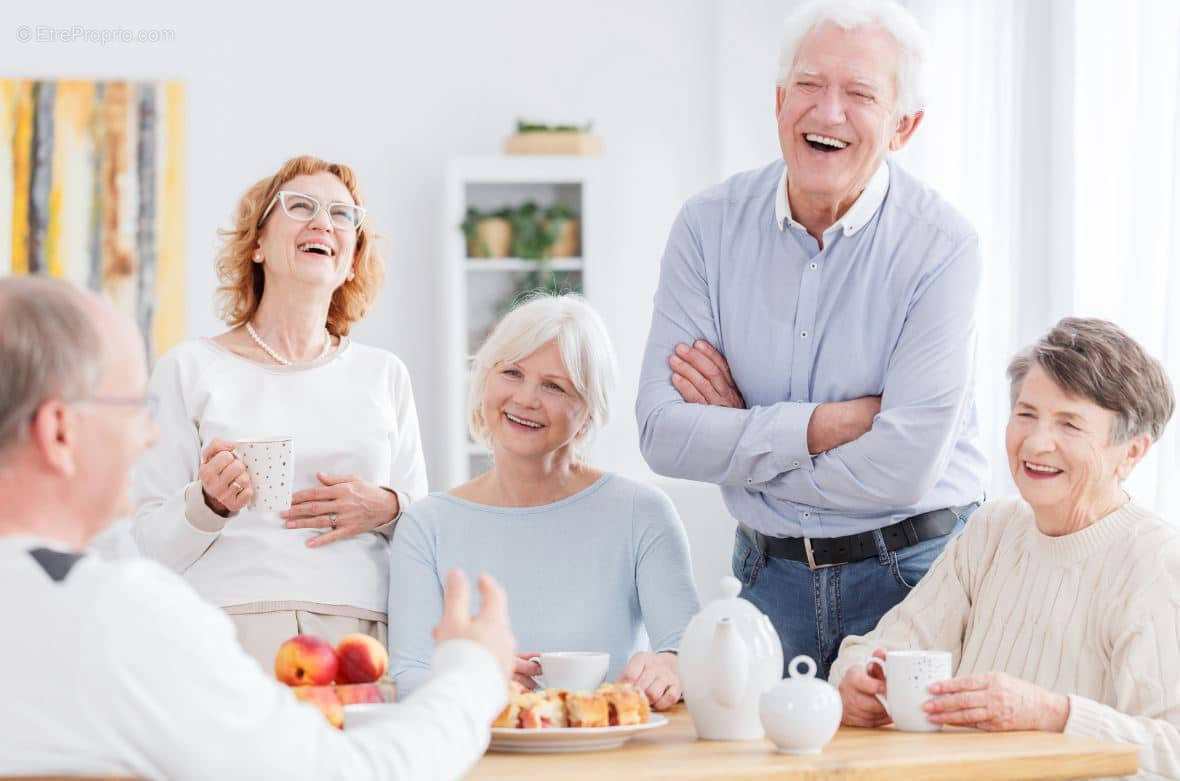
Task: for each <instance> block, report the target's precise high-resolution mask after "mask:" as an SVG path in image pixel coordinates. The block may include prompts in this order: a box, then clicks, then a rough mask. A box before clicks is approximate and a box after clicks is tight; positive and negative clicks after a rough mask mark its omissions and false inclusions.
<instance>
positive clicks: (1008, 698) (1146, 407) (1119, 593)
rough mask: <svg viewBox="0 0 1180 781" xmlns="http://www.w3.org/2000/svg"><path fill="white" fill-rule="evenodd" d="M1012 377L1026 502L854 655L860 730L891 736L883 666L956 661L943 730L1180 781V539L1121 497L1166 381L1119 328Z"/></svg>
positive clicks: (852, 687) (932, 704)
mask: <svg viewBox="0 0 1180 781" xmlns="http://www.w3.org/2000/svg"><path fill="white" fill-rule="evenodd" d="M1008 376H1009V379H1010V380H1011V383H1012V415H1011V417H1010V419H1009V422H1008V436H1007V446H1008V460H1009V466H1010V468H1011V471H1012V476H1013V478H1014V479H1015V480H1016V485H1017V487H1019V489H1020V498H1019V499H1016V500H1011V499H1009V500H1000V501H992V502H988V503H986V504H984V505H983V506H982V507H981V508H979V510H978V511H977V512H976V513H975V515H973V516H972V518H971V520H970V521H969V522H968V523H967V528H966V530H965V531H964V532H963V533H962V534H961V535H959V536H958V537H957V538H956V539H954V540H953V541H952V542H951V543H949V544H948V545H947V547H946V550H945V551H944V552H943V554H942V556H941V557H939V559H938V561H936V562H935V564H934V566H933V567H932V568H931V570H930V572H929V573H928V574H927V575H926V577H924V578H923V579H922V580H921V582H919V583H918V585H917V587H915V588H914V589H913V591H911V592H910V594H909V596H907V597H906V598H905V599H904V600H903V601H902V602H901V604H899V605H898V606H897V607H895V608H893V609H892V610H890V611H889V612H888V613H886V614H885V616H884V617H883V618H882V619H881V621H880V623H879V624H878V625H877V627H876V628H875V629H874V630H873V631H872V632H869V633H868V634H867V635H866V636H863V637H856V636H850V637H848V638H846V639H845V640H844V642H843V644H842V645H841V646H840V655H839V657H838V658H837V659H836V662H835V664H833V666H832V680H836V681H840V693H841V696H842V698H843V700H844V721H845V723H846V724H850V725H854V726H878V725H881V724H884V723H887V722H888V721H889V717H888V714H887V713H885V711H884V709H883V708H882V707H881V704H880V703H879V702H878V701H877V699H876V697H875V695H877V694H880V693H882V692H883V691H884V688H885V685H886V682H885V681H883V680H881V679H880V677H879V676H877V677H873V676H870V675H869V674H868V673H867V672H865V668H864V667H863V666H862V665H863V663H864V661H865V660H866V659H867V658H868V657H869V655H870V654H875V655H881V653H882V652H883V651H886V652H887V651H891V650H902V649H917V648H920V649H930V650H933V649H938V650H946V651H950V652H951V654H952V656H953V659H954V666H955V672H954V675H955V676H956V677H954V678H952V679H950V680H947V681H940V682H937V683H935V684H933V685H932V686H931V687H930V690H929V692H930V694H931V695H932V696H931V697H930V699H929V700H928V701H927V702H926V703H925V705H924V709H925V712H926V714H927V716H928V718H929V719H930V721H931V722H933V723H934V724H955V725H962V726H972V727H977V728H980V729H986V730H1027V729H1037V730H1046V731H1055V732H1066V733H1069V734H1073V735H1083V736H1088V737H1096V738H1105V739H1109V740H1118V741H1122V742H1128V743H1137V744H1138V745H1139V747H1140V749H1139V765H1140V770H1141V773H1142V775H1143V776H1144V777H1150V778H1161V777H1162V778H1177V777H1180V701H1178V700H1177V698H1176V692H1177V691H1178V690H1180V658H1178V657H1177V655H1176V653H1175V650H1174V649H1175V648H1176V647H1177V645H1178V644H1180V608H1178V606H1177V602H1176V594H1177V593H1180V531H1177V529H1176V528H1175V527H1173V526H1171V525H1170V524H1168V523H1167V522H1166V521H1164V520H1163V519H1161V518H1159V517H1157V516H1155V515H1153V514H1152V513H1151V512H1150V511H1148V510H1147V509H1145V508H1144V507H1141V506H1140V505H1138V504H1136V503H1135V502H1134V501H1132V500H1131V498H1130V497H1129V496H1128V495H1127V493H1126V492H1125V491H1124V490H1123V487H1122V483H1123V481H1124V480H1125V479H1126V477H1127V476H1128V475H1129V474H1130V472H1131V470H1132V469H1133V468H1134V467H1135V465H1136V464H1138V463H1139V461H1140V460H1141V459H1142V458H1143V456H1144V455H1145V454H1146V453H1147V451H1148V449H1149V448H1150V447H1151V446H1152V444H1153V443H1154V442H1155V441H1156V440H1158V439H1159V437H1160V435H1161V434H1162V433H1163V430H1164V426H1165V425H1166V424H1167V422H1168V420H1169V418H1170V417H1171V415H1172V411H1173V408H1174V405H1175V400H1174V396H1173V393H1172V386H1171V383H1170V382H1169V381H1168V378H1167V375H1166V374H1165V373H1164V370H1163V367H1162V366H1161V365H1160V364H1159V362H1158V361H1156V360H1155V359H1154V358H1152V357H1151V356H1149V355H1148V354H1147V353H1146V352H1145V351H1144V350H1143V348H1142V347H1140V346H1139V345H1138V344H1137V343H1136V342H1135V341H1134V340H1133V339H1131V338H1130V337H1128V336H1127V335H1126V334H1125V333H1124V332H1123V331H1122V330H1121V329H1119V328H1118V327H1117V326H1115V325H1114V324H1113V323H1109V322H1106V321H1103V320H1093V319H1083V318H1065V319H1064V320H1062V321H1061V322H1059V323H1058V324H1057V326H1056V327H1054V328H1053V330H1051V331H1050V332H1049V333H1048V334H1047V335H1046V336H1045V337H1044V338H1042V339H1041V340H1040V341H1038V342H1037V343H1036V344H1035V345H1033V346H1032V347H1030V348H1029V349H1028V350H1026V351H1024V352H1022V353H1021V354H1020V355H1018V356H1017V357H1016V358H1015V359H1014V360H1013V361H1012V363H1011V365H1010V367H1009V370H1008Z"/></svg>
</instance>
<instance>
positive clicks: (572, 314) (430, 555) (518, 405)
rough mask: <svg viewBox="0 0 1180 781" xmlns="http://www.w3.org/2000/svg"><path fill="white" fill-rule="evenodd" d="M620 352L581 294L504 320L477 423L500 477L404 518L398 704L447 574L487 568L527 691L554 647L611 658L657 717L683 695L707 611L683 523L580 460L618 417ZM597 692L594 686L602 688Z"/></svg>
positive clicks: (474, 390) (396, 597)
mask: <svg viewBox="0 0 1180 781" xmlns="http://www.w3.org/2000/svg"><path fill="white" fill-rule="evenodd" d="M614 375H615V357H614V350H613V349H612V347H611V344H610V340H609V337H608V336H607V333H606V327H605V326H604V324H603V323H602V320H601V318H600V317H599V316H598V314H597V313H596V312H595V311H594V310H593V309H591V307H590V306H589V305H588V304H587V303H586V302H585V301H584V300H583V299H582V298H581V297H580V296H576V295H564V296H550V295H540V296H536V297H534V298H531V299H529V300H528V301H526V302H525V303H524V304H522V305H521V306H519V307H517V308H516V309H515V310H513V311H512V312H510V313H509V314H508V315H507V316H505V317H504V319H503V320H501V321H500V323H499V324H498V325H497V326H496V327H495V328H494V329H493V330H492V333H491V335H490V336H488V338H487V341H486V342H484V344H483V345H482V346H481V347H480V349H479V351H478V352H477V353H476V356H475V360H474V365H473V367H472V378H471V393H470V400H469V403H470V409H471V414H470V428H471V433H472V436H473V437H475V438H476V439H477V440H480V441H482V442H483V443H485V444H486V445H487V446H488V447H489V448H490V449H491V451H492V454H493V461H492V468H491V469H490V470H488V471H487V472H485V473H484V474H482V475H480V476H478V477H476V478H475V479H474V480H472V481H471V482H469V483H466V484H464V485H461V486H458V487H456V488H454V489H453V490H451V491H450V492H449V493H445V494H443V493H439V494H432V495H431V496H429V497H427V498H426V499H424V500H423V501H421V502H419V503H417V504H416V505H414V506H413V507H411V508H410V509H409V510H407V512H406V515H405V517H404V518H403V519H402V521H401V522H400V525H399V528H398V533H397V535H396V536H395V537H394V540H393V549H392V564H391V566H390V576H391V579H390V587H389V626H390V658H391V663H390V670H391V672H392V673H393V675H394V677H395V679H396V680H397V685H398V690H399V692H401V693H403V694H404V693H408V692H410V691H413V690H414V689H416V688H417V687H418V686H420V685H421V684H422V682H423V681H424V680H425V679H426V676H427V674H428V671H429V665H430V655H431V649H430V627H432V626H433V625H434V624H435V623H436V622H437V621H438V618H439V615H440V614H441V610H442V596H443V595H442V590H441V588H439V584H440V583H441V582H442V581H441V577H442V575H443V573H445V572H447V571H449V570H451V569H455V568H458V569H463V570H467V571H470V572H475V571H484V572H487V573H489V574H491V575H493V576H494V577H495V578H496V579H497V580H499V582H501V583H502V584H503V585H504V587H505V590H506V591H507V592H508V599H509V604H511V605H512V625H513V632H514V633H515V634H516V637H517V640H518V641H519V643H520V647H521V648H524V649H527V650H526V652H524V653H522V654H520V657H519V658H518V660H517V664H516V679H517V681H518V682H519V683H521V684H523V685H526V686H528V687H529V688H534V687H536V686H537V685H538V681H537V680H536V676H538V675H541V674H542V669H541V666H540V663H539V662H538V661H537V660H536V657H537V656H538V654H539V653H541V652H548V651H599V652H606V653H608V654H609V655H610V667H609V671H608V675H609V676H611V678H612V679H619V680H622V681H629V682H632V683H635V684H636V685H638V686H639V687H640V688H642V689H643V690H644V691H646V692H647V695H648V698H649V699H650V700H651V703H652V705H653V706H654V707H656V708H658V709H663V708H667V707H669V706H671V705H672V704H673V703H675V702H676V701H677V700H678V699H679V698H680V694H681V690H680V676H679V673H678V666H677V661H676V649H677V647H678V646H679V645H680V637H681V634H682V633H683V632H684V627H685V626H686V625H687V624H688V620H689V618H691V617H692V616H693V614H694V613H696V611H697V607H698V600H697V593H696V587H695V586H694V584H693V579H692V571H691V566H690V563H689V558H688V542H687V538H686V535H685V532H684V527H683V525H682V524H681V522H680V518H679V516H678V515H677V514H676V509H675V508H674V507H673V505H672V503H671V501H669V499H668V497H666V496H665V495H664V494H663V493H661V492H660V491H659V490H657V489H655V488H652V487H650V486H647V485H643V484H641V483H638V482H635V481H633V480H628V479H626V478H624V477H622V476H620V475H615V474H611V473H609V472H607V473H604V472H602V471H600V470H598V469H595V468H594V467H592V466H590V465H589V464H588V463H587V462H586V461H585V456H584V451H585V448H586V446H587V445H588V443H589V442H590V441H591V440H592V438H593V436H594V433H595V431H596V430H597V429H598V428H599V427H600V426H601V425H602V424H603V423H605V422H606V420H607V418H608V416H609V413H610V401H609V400H610V391H611V386H612V385H613V383H614ZM595 685H597V684H595Z"/></svg>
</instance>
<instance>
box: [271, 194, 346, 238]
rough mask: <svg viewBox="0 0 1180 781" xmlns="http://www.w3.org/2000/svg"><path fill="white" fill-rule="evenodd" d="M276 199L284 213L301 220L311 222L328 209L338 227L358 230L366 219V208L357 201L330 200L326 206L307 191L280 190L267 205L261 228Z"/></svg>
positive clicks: (329, 216) (331, 218)
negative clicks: (356, 202) (321, 211)
mask: <svg viewBox="0 0 1180 781" xmlns="http://www.w3.org/2000/svg"><path fill="white" fill-rule="evenodd" d="M275 201H278V202H279V205H280V206H282V207H283V214H285V215H287V216H288V217H290V218H291V219H293V220H298V221H299V222H311V221H312V220H314V219H315V216H316V215H317V214H319V213H320V209H327V210H328V219H330V220H331V221H332V224H333V225H335V226H336V227H337V228H346V229H350V230H357V229H358V228H360V227H361V223H362V222H364V220H365V210H364V208H363V207H361V206H357V205H356V204H355V203H345V202H344V201H329V202H328V205H327V206H324V205H323V204H321V203H320V202H319V201H317V200H316V199H315V198H313V197H311V196H310V195H308V194H307V193H297V192H295V191H294V190H279V191H278V192H277V193H276V194H275V197H274V198H272V199H271V202H270V204H269V205H268V206H267V207H266V211H264V212H263V213H262V217H261V218H260V219H259V220H258V227H260V228H261V227H262V223H264V222H266V217H267V215H268V214H270V211H271V209H273V208H274V207H275Z"/></svg>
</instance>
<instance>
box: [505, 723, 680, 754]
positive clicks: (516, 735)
mask: <svg viewBox="0 0 1180 781" xmlns="http://www.w3.org/2000/svg"><path fill="white" fill-rule="evenodd" d="M667 723H668V720H667V719H666V718H664V717H663V716H660V715H657V714H655V713H653V714H652V715H651V720H650V721H648V722H647V723H646V724H629V725H627V726H624V727H543V728H540V729H514V728H512V727H492V745H491V746H490V750H491V751H508V752H513V753H517V754H549V753H559V752H566V751H605V750H607V749H612V748H618V747H619V746H621V745H623V741H625V740H626V739H627V738H629V737H631V736H632V735H634V734H635V733H637V732H643V731H644V730H649V729H655V728H656V727H662V726H664V725H665V724H667Z"/></svg>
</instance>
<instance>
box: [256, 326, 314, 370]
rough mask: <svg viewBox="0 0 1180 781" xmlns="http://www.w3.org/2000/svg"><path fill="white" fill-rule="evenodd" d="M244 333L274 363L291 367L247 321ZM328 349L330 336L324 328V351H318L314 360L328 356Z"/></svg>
mask: <svg viewBox="0 0 1180 781" xmlns="http://www.w3.org/2000/svg"><path fill="white" fill-rule="evenodd" d="M246 332H247V333H249V334H250V338H251V339H253V340H254V343H255V344H257V345H258V346H259V347H261V348H262V349H263V350H265V351H266V354H267V355H269V356H270V357H271V358H274V359H275V360H276V361H278V362H279V363H281V364H282V365H283V366H290V365H291V362H290V361H288V360H287V359H286V358H284V357H283V356H281V355H279V353H278V351H277V350H275V348H273V347H271V346H270V345H269V344H267V343H266V342H264V341H262V337H261V336H259V335H258V332H257V331H255V330H254V326H253V325H251V324H250V322H249V321H246ZM330 349H332V334H331V333H329V332H328V329H327V328H325V329H324V349H322V350H320V354H319V355H318V356H316V357H315V359H314V360H317V361H318V360H319V359H320V358H323V357H324V356H325V355H327V354H328V350H330Z"/></svg>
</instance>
